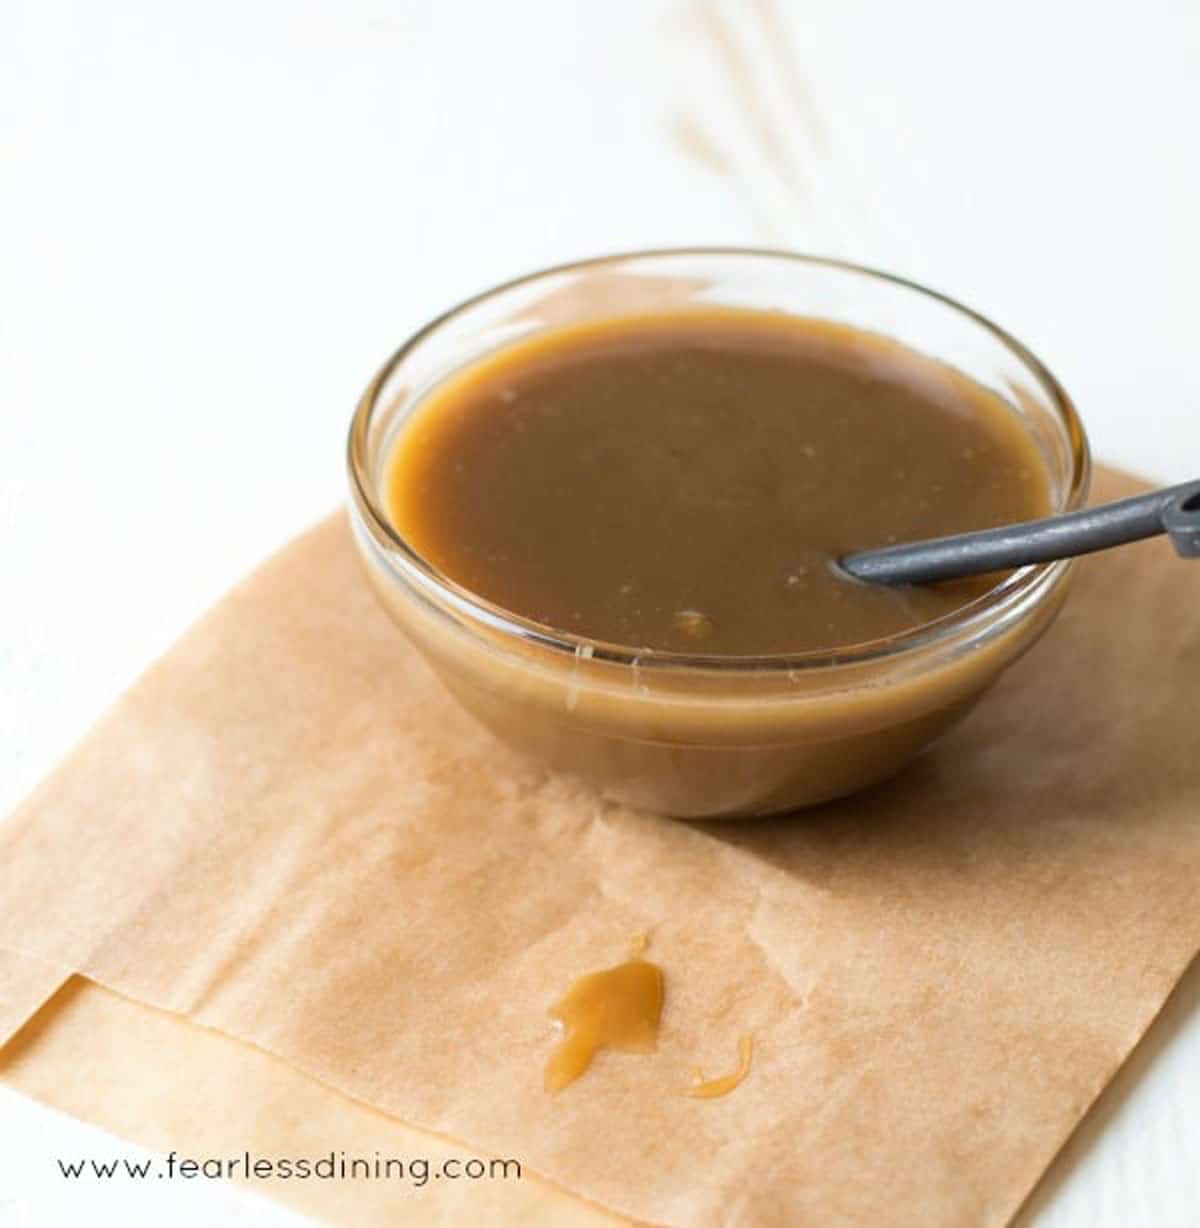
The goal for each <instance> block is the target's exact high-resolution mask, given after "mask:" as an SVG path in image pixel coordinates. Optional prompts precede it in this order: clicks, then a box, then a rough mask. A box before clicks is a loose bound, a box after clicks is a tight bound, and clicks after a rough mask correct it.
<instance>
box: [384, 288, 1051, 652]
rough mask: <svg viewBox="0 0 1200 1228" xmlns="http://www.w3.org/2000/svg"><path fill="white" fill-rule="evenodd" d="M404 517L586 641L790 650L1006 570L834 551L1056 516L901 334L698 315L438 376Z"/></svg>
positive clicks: (955, 387)
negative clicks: (898, 565) (885, 569)
mask: <svg viewBox="0 0 1200 1228" xmlns="http://www.w3.org/2000/svg"><path fill="white" fill-rule="evenodd" d="M387 505H388V512H389V515H390V517H391V519H392V521H393V522H394V524H395V525H396V527H397V528H398V529H399V531H400V532H401V533H402V534H403V535H404V536H405V538H406V539H407V540H408V542H409V543H410V544H411V546H412V547H413V548H414V549H415V550H416V551H417V552H418V553H419V554H421V555H422V556H423V557H424V558H425V559H426V560H427V561H428V562H430V563H431V564H432V565H433V566H434V567H436V568H437V569H438V570H439V571H441V572H442V573H443V574H444V575H446V576H448V577H449V578H450V579H451V580H453V581H456V582H457V583H459V584H461V585H462V586H463V587H465V588H466V589H468V590H470V591H471V592H472V593H475V594H477V595H479V596H481V597H484V598H486V599H488V600H489V601H491V602H493V603H495V604H496V605H499V606H501V607H503V608H504V609H506V610H509V611H512V612H514V613H516V614H519V615H522V616H524V617H526V618H529V619H532V620H534V621H536V622H539V623H543V624H546V625H548V626H550V627H552V628H555V629H559V630H565V631H570V632H574V633H576V634H579V635H583V636H588V637H591V638H593V639H597V640H603V641H609V642H613V643H618V644H623V645H633V646H636V647H639V648H648V649H665V650H670V651H681V652H689V653H695V652H701V653H705V654H717V655H732V656H738V655H745V654H769V653H793V652H803V651H806V650H814V649H822V648H832V647H837V646H842V645H848V644H854V643H862V642H864V641H868V640H875V639H878V638H881V637H886V636H890V635H893V634H896V633H898V632H902V631H906V630H909V629H911V628H913V627H915V626H918V625H920V624H923V623H927V622H929V621H931V620H933V619H936V618H939V617H941V616H943V615H945V614H948V613H949V612H951V611H952V610H954V609H956V608H958V607H960V606H962V605H963V604H964V603H966V602H968V601H970V600H972V599H973V598H975V597H977V596H979V595H980V593H981V592H983V591H984V590H985V589H986V588H987V587H988V586H989V584H991V583H994V582H995V580H994V578H992V579H986V578H983V579H975V580H966V581H957V582H954V583H949V584H942V585H930V586H925V587H920V588H906V587H889V586H887V585H870V584H863V583H860V582H858V581H856V580H853V579H851V578H850V577H849V576H847V575H846V574H845V573H843V572H842V571H840V569H839V568H837V567H836V565H835V563H836V560H837V559H838V558H840V557H841V555H842V554H844V553H846V552H848V551H851V550H863V549H868V548H870V547H873V546H885V545H888V544H890V543H893V542H898V541H916V540H918V539H921V538H926V537H936V536H941V535H943V534H947V533H958V532H965V531H967V530H970V529H982V528H987V527H990V526H994V525H999V524H1004V523H1009V522H1013V521H1019V520H1027V519H1031V518H1033V517H1036V516H1040V515H1044V514H1046V513H1047V512H1049V510H1050V507H1051V497H1050V483H1049V476H1048V470H1047V465H1046V462H1045V461H1044V460H1043V458H1042V456H1041V453H1040V452H1039V445H1038V444H1037V443H1036V442H1035V440H1034V439H1033V437H1032V435H1031V434H1030V432H1029V431H1028V430H1027V429H1026V428H1025V426H1024V425H1023V423H1022V420H1021V418H1020V416H1019V415H1018V414H1017V413H1016V412H1015V411H1014V410H1013V409H1011V408H1010V407H1009V406H1008V405H1006V404H1005V402H1004V401H1002V400H1001V399H1000V397H998V396H997V395H995V394H994V393H992V392H991V391H989V390H987V389H985V388H984V387H982V386H981V385H979V384H977V383H975V382H973V381H972V380H970V379H968V378H967V377H966V376H964V375H962V374H961V373H959V372H957V371H955V370H954V369H953V368H951V367H949V366H947V365H945V364H943V363H940V362H935V361H934V360H932V359H930V358H926V357H924V356H922V355H920V354H918V353H916V352H915V351H913V350H911V349H908V348H906V347H904V346H902V345H900V344H899V343H898V342H895V341H891V340H888V339H886V338H884V337H881V336H878V335H876V334H872V333H868V332H864V331H862V330H860V329H855V328H851V327H848V326H846V325H842V324H835V323H830V322H828V321H819V320H811V319H807V320H806V319H798V318H795V317H791V316H787V315H784V314H783V313H781V312H768V311H751V310H743V309H734V308H721V309H717V308H698V309H691V310H685V311H680V312H676V313H674V314H670V313H663V314H659V315H646V316H632V317H623V318H618V319H610V320H603V321H599V322H596V323H590V324H586V325H573V326H569V327H565V328H557V329H550V330H548V331H545V332H542V333H539V334H538V335H537V336H535V337H532V338H528V339H525V340H521V341H516V342H514V343H512V344H511V345H508V346H505V347H503V348H501V349H499V350H498V351H497V352H495V353H494V354H492V355H489V356H487V357H485V358H482V359H480V360H479V361H478V362H476V363H475V364H473V365H472V366H470V367H468V368H465V369H464V370H463V371H462V372H460V373H458V374H456V375H454V376H452V377H450V378H448V379H447V380H446V381H444V383H442V384H441V385H439V386H437V387H435V388H433V389H432V390H431V391H430V392H429V393H428V394H427V396H426V398H425V399H424V401H423V403H422V404H421V405H420V406H419V407H418V409H417V410H416V411H415V413H414V414H413V417H412V419H411V420H410V421H409V422H408V423H406V425H405V426H404V429H403V430H402V431H401V432H400V433H399V435H398V437H397V440H396V443H395V445H394V447H393V450H392V454H391V457H390V460H389V469H388V474H387Z"/></svg>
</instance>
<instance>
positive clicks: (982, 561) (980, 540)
mask: <svg viewBox="0 0 1200 1228" xmlns="http://www.w3.org/2000/svg"><path fill="white" fill-rule="evenodd" d="M1159 533H1166V534H1168V535H1169V536H1170V538H1171V541H1172V543H1173V544H1174V546H1175V549H1176V551H1177V552H1178V553H1179V554H1180V555H1182V556H1183V557H1184V558H1192V559H1194V558H1200V481H1197V482H1185V483H1183V485H1181V486H1167V487H1165V488H1164V489H1162V490H1154V491H1151V492H1150V493H1149V494H1146V495H1135V496H1134V497H1133V498H1132V499H1118V500H1117V501H1116V502H1115V503H1102V504H1101V505H1100V506H1099V507H1088V508H1084V509H1083V510H1082V511H1078V512H1067V513H1065V514H1064V515H1062V516H1047V517H1045V518H1044V519H1042V520H1029V521H1025V522H1024V523H1022V524H1007V525H1001V526H1000V527H999V528H996V529H984V530H982V531H981V532H978V533H958V534H955V535H954V536H953V537H934V538H930V539H929V540H928V541H920V542H911V543H909V544H907V545H900V546H886V547H884V548H883V549H881V550H858V551H855V552H854V553H853V554H847V555H845V556H844V557H843V558H842V559H841V566H842V568H843V569H844V570H845V571H848V572H849V573H850V574H851V575H852V576H855V577H857V578H858V579H859V580H869V581H871V582H872V583H878V584H929V583H931V582H932V581H934V580H957V579H961V578H962V577H963V576H977V575H980V574H981V573H982V572H987V571H1004V570H1007V569H1010V568H1014V567H1025V566H1028V565H1029V564H1030V563H1048V562H1050V561H1051V560H1053V559H1066V558H1073V557H1075V556H1076V555H1079V554H1092V553H1093V552H1094V551H1096V550H1107V549H1109V547H1111V546H1123V545H1125V544H1126V543H1127V542H1133V541H1140V540H1141V539H1142V538H1144V537H1154V536H1156V535H1157V534H1159Z"/></svg>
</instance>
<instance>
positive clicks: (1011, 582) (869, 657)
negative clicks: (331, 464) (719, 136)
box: [346, 246, 1091, 672]
mask: <svg viewBox="0 0 1200 1228" xmlns="http://www.w3.org/2000/svg"><path fill="white" fill-rule="evenodd" d="M705 257H707V258H713V259H718V260H719V259H726V258H737V259H742V258H747V257H749V258H753V259H765V260H777V261H784V262H788V263H794V264H799V265H807V266H817V267H820V268H826V269H833V270H835V271H838V272H844V273H852V274H856V275H859V276H863V277H867V278H870V279H873V280H876V281H881V282H885V283H887V284H889V285H892V286H897V287H900V288H901V289H903V290H906V291H910V292H912V293H914V294H917V295H920V296H922V297H924V298H928V299H932V300H934V301H935V302H937V303H940V304H941V305H942V306H944V307H948V308H950V309H951V311H953V312H955V313H957V314H959V315H961V316H964V317H966V318H967V319H968V320H970V321H972V322H974V323H975V324H977V325H979V326H981V327H982V328H983V329H984V330H985V331H986V332H988V333H990V334H991V335H992V336H993V337H994V338H995V339H996V340H998V341H999V342H1000V343H1001V345H1002V346H1004V348H1005V349H1007V350H1008V351H1009V352H1010V353H1011V354H1012V355H1013V356H1014V357H1016V358H1017V360H1018V361H1019V362H1020V363H1021V364H1022V365H1023V366H1024V367H1025V368H1026V369H1027V370H1028V371H1029V372H1030V373H1031V374H1032V375H1033V376H1034V378H1035V379H1036V380H1037V382H1038V383H1039V385H1040V386H1041V389H1042V391H1043V392H1044V393H1045V394H1046V395H1047V397H1048V399H1049V400H1050V402H1051V404H1052V406H1053V408H1054V410H1055V412H1056V413H1057V415H1058V417H1059V419H1060V422H1061V425H1062V427H1063V429H1064V431H1065V434H1066V437H1067V439H1068V443H1069V446H1070V450H1071V464H1072V471H1071V477H1070V483H1069V486H1068V488H1067V491H1066V497H1065V499H1064V500H1063V502H1062V506H1061V507H1059V508H1057V509H1056V513H1059V512H1069V511H1075V510H1076V509H1078V508H1080V507H1082V506H1083V505H1084V503H1085V501H1086V499H1087V496H1088V490H1089V487H1090V481H1091V452H1090V447H1089V443H1088V438H1087V433H1086V431H1085V429H1084V426H1083V422H1082V421H1081V419H1080V417H1079V414H1078V412H1077V410H1076V409H1075V406H1074V404H1073V402H1072V401H1071V398H1070V397H1069V396H1068V395H1067V393H1066V390H1065V389H1064V388H1063V387H1062V385H1061V384H1060V383H1059V381H1058V379H1057V378H1056V377H1055V376H1054V375H1053V373H1052V372H1051V371H1050V370H1049V368H1048V367H1047V366H1046V365H1045V364H1044V363H1043V362H1042V361H1041V359H1039V358H1038V357H1037V355H1036V354H1034V353H1033V351H1032V350H1030V349H1029V348H1028V347H1027V346H1026V345H1025V344H1024V343H1023V342H1021V341H1019V340H1017V338H1016V337H1014V336H1013V335H1012V334H1011V333H1010V332H1008V331H1007V330H1006V329H1004V328H1002V327H1000V325H998V324H996V323H994V322H993V321H992V320H990V319H988V317H987V316H985V315H983V314H982V313H980V312H978V311H976V310H974V308H971V307H968V306H967V305H966V304H964V303H962V302H960V301H959V300H957V299H955V298H952V297H951V296H950V295H947V294H943V293H941V292H940V291H938V290H933V289H930V288H929V287H928V286H925V285H922V284H921V283H920V282H917V281H914V280H912V279H911V278H907V277H902V276H900V275H898V274H894V273H888V272H885V271H883V270H881V269H876V268H872V267H870V266H868V265H863V264H857V263H855V262H853V261H849V260H842V259H839V258H837V257H830V256H818V255H813V254H810V253H805V252H795V251H789V250H787V249H784V248H770V247H738V246H699V247H657V248H645V249H637V250H632V251H623V252H614V253H609V254H605V255H600V256H591V257H586V258H584V259H581V260H570V261H566V262H563V263H560V264H555V265H550V266H548V267H546V268H540V269H537V270H535V271H533V272H531V273H526V274H523V275H522V276H520V277H514V278H511V279H510V280H508V281H504V282H501V283H499V284H498V285H495V286H492V287H490V288H488V289H486V290H482V291H480V292H479V293H477V294H473V295H471V296H470V297H469V298H465V299H463V300H461V301H460V302H458V303H456V304H455V305H454V306H452V307H449V308H448V309H447V310H445V311H443V312H441V313H440V314H439V315H437V316H435V317H434V318H433V319H432V320H430V321H429V322H428V323H427V324H425V325H424V326H422V327H421V328H419V329H418V330H417V331H416V332H415V333H413V334H412V335H411V336H410V337H409V338H408V339H407V340H406V341H405V342H404V343H403V344H402V345H401V346H400V347H399V348H398V349H397V350H396V351H395V352H394V353H393V354H392V355H391V357H390V358H389V359H388V360H387V361H386V362H385V363H384V364H383V366H382V367H381V368H380V369H379V371H378V372H377V373H376V375H375V376H374V378H373V379H372V380H371V382H370V383H369V384H368V385H367V388H366V390H365V391H364V392H363V394H362V396H361V397H360V399H359V402H358V405H357V407H356V408H355V411H354V415H353V417H352V419H351V422H350V430H349V436H348V439H347V445H346V460H347V469H348V471H349V478H350V487H351V495H352V499H353V503H354V506H355V507H356V508H357V509H358V511H359V513H360V515H361V516H362V518H363V521H364V522H365V524H364V527H365V528H366V529H367V531H368V532H369V534H370V537H371V538H372V539H373V543H374V545H375V547H376V550H377V552H378V553H379V554H380V556H381V561H382V562H385V563H386V564H387V565H388V569H389V570H391V571H393V572H398V573H399V577H398V578H400V579H401V580H404V581H407V582H409V583H410V584H413V585H415V586H416V587H417V588H418V589H420V590H421V591H422V592H423V593H424V594H425V596H426V597H427V598H431V599H432V600H433V601H434V603H435V604H436V605H439V606H442V607H444V608H448V609H449V610H451V611H453V612H454V613H455V614H457V615H458V616H459V617H462V618H466V619H469V620H472V621H475V622H481V623H483V624H484V625H485V626H487V627H489V628H490V629H491V630H493V631H496V632H499V633H501V634H502V635H507V636H513V637H516V638H517V639H519V640H520V641H523V642H525V643H527V644H536V645H538V646H541V647H544V648H549V649H551V650H553V651H556V652H561V653H565V654H568V655H570V656H572V657H575V658H576V659H578V658H587V659H591V660H595V661H604V662H610V663H615V664H624V665H628V666H633V667H637V668H642V669H645V668H656V667H664V668H671V669H702V670H720V671H746V672H762V671H771V672H774V671H787V672H792V671H797V670H812V669H822V668H829V667H831V666H846V665H855V664H862V663H867V662H872V661H879V660H881V659H885V658H889V657H899V656H902V655H905V654H908V653H911V652H915V651H918V650H922V649H928V648H931V647H936V646H938V645H939V644H943V643H957V642H960V641H961V640H962V639H964V638H967V639H969V638H970V637H971V635H972V634H973V633H974V632H976V631H979V632H985V631H987V630H988V629H989V628H991V627H992V626H993V625H994V624H996V623H997V622H998V621H1005V620H1003V615H1005V614H1007V613H1015V614H1017V615H1019V614H1020V613H1022V612H1028V609H1029V608H1031V603H1032V604H1037V603H1038V602H1039V600H1040V599H1041V598H1044V597H1045V596H1047V595H1048V594H1049V593H1050V592H1051V591H1053V590H1054V589H1056V588H1057V587H1058V583H1059V582H1060V581H1061V580H1063V579H1065V577H1066V575H1067V573H1068V571H1069V570H1070V568H1071V567H1072V566H1073V564H1074V560H1073V559H1059V560H1057V561H1054V562H1050V563H1040V564H1035V565H1031V566H1027V567H1022V568H1018V569H1017V570H1016V571H1014V572H1012V573H1010V574H1009V575H1008V576H1007V577H1006V578H1005V579H1004V580H1002V581H1001V582H1000V583H999V584H997V585H995V586H993V587H992V588H990V589H988V590H987V591H986V592H984V593H982V594H980V595H979V596H978V597H976V598H974V599H973V600H971V601H969V602H967V603H966V604H964V605H962V606H960V607H958V608H957V609H955V610H951V611H950V612H949V613H947V614H944V615H942V616H941V617H939V618H936V619H933V620H931V621H930V622H927V623H921V624H919V625H918V626H916V627H913V628H910V629H908V630H906V631H901V632H897V633H896V634H895V635H890V636H886V637H883V638H879V639H873V640H864V641H860V642H858V643H854V644H847V645H842V646H840V647H837V648H828V649H826V648H817V649H810V650H807V651H804V652H798V653H763V654H745V655H737V654H727V653H722V654H715V653H686V652H678V651H672V650H668V649H656V648H649V647H636V646H634V645H629V644H620V643H614V642H610V641H605V640H598V639H594V638H592V637H590V636H585V635H578V634H575V633H573V632H570V631H566V630H563V629H560V628H557V627H552V626H549V625H547V624H545V623H540V622H537V621H535V620H533V619H529V618H525V617H524V616H522V615H520V614H516V613H514V612H513V611H511V610H507V609H505V608H504V607H503V606H500V605H497V604H495V603H494V602H491V601H488V600H487V599H486V598H484V597H481V596H479V595H478V594H476V593H473V592H471V590H470V589H467V588H465V587H464V586H462V585H460V584H458V583H457V582H456V581H454V580H452V579H451V578H450V577H449V576H447V575H445V574H443V573H442V572H441V571H439V570H438V569H437V568H435V567H434V566H433V565H432V564H431V563H429V562H428V561H427V560H426V559H425V558H423V557H422V556H421V555H420V554H419V553H418V552H417V551H416V550H415V549H413V547H412V546H411V545H409V543H408V542H407V541H406V540H405V539H404V537H403V536H402V535H401V534H400V533H399V532H398V531H397V530H396V529H395V527H394V526H393V525H392V524H391V521H390V520H389V518H388V516H387V514H386V512H385V510H384V509H383V507H382V506H381V501H380V500H379V499H378V498H377V497H376V495H375V492H374V490H373V489H372V486H373V484H372V482H371V480H370V477H369V475H368V471H367V452H368V448H367V441H368V433H369V430H370V426H371V422H372V417H373V415H374V412H375V410H376V409H377V408H378V407H379V404H380V393H381V392H382V390H383V388H384V387H385V385H386V384H387V382H388V380H389V378H390V377H391V375H392V373H393V372H394V371H395V370H396V368H397V367H398V366H399V365H400V364H401V363H402V362H404V360H405V359H406V358H407V357H408V356H409V355H410V354H411V353H413V351H414V350H416V349H417V348H418V347H419V346H420V345H421V344H422V343H423V342H424V341H425V340H426V339H427V338H429V337H430V336H431V335H432V334H434V333H436V332H437V331H438V330H439V329H440V328H442V327H443V326H444V325H446V324H448V323H450V322H451V321H452V320H454V319H456V318H458V317H459V316H461V315H464V314H465V313H467V312H468V311H470V310H471V309H472V308H474V307H477V306H479V305H481V304H483V303H486V302H487V301H489V300H491V299H493V298H497V297H500V296H501V295H504V294H506V293H508V292H510V291H513V290H517V289H521V288H523V287H526V286H529V285H532V284H535V283H537V282H538V281H542V280H549V279H551V278H553V277H556V276H561V275H563V274H566V273H571V272H576V271H589V270H596V269H601V268H603V267H605V266H608V265H620V264H627V263H630V262H636V261H642V260H670V259H672V258H681V259H696V258H705Z"/></svg>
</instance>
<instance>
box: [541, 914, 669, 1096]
mask: <svg viewBox="0 0 1200 1228" xmlns="http://www.w3.org/2000/svg"><path fill="white" fill-rule="evenodd" d="M645 946H646V939H645V937H644V936H639V937H638V938H637V939H636V940H635V942H634V951H633V955H632V957H631V958H630V959H628V960H627V961H626V962H625V963H623V964H617V965H616V966H615V967H613V968H605V969H603V970H602V971H600V972H591V973H589V974H588V975H587V976H583V977H580V978H579V980H577V981H576V982H575V984H574V985H572V986H571V988H570V989H568V990H567V992H566V993H565V994H564V995H563V997H562V998H561V999H560V1000H559V1001H558V1002H557V1003H556V1004H555V1005H554V1006H552V1007H551V1008H550V1017H551V1018H552V1019H554V1020H556V1021H557V1022H558V1023H559V1024H560V1025H561V1026H562V1029H563V1038H562V1040H561V1041H560V1042H559V1045H558V1047H557V1048H556V1049H555V1050H554V1052H553V1053H552V1054H551V1055H550V1060H549V1062H547V1064H546V1090H547V1091H551V1092H557V1091H561V1090H562V1089H563V1088H564V1087H566V1086H567V1085H568V1084H570V1083H574V1082H575V1080H576V1079H578V1078H579V1076H580V1075H581V1074H583V1073H584V1071H586V1070H587V1068H588V1067H589V1066H590V1065H591V1064H592V1059H593V1058H594V1057H595V1056H596V1054H597V1053H598V1052H599V1051H600V1050H601V1049H616V1050H619V1051H621V1052H625V1053H651V1052H653V1051H654V1048H655V1046H656V1044H657V1042H658V1023H659V1019H660V1018H661V1016H662V1005H663V974H662V969H661V968H660V967H658V965H657V964H652V963H650V962H649V961H648V960H645V959H642V958H641V953H642V951H643V950H644V949H645Z"/></svg>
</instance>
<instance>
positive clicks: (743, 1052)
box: [688, 1036, 754, 1100]
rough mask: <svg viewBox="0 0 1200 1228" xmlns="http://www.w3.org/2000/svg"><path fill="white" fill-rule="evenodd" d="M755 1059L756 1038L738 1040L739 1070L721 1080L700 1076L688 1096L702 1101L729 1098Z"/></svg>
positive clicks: (748, 1071)
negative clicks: (720, 1097)
mask: <svg viewBox="0 0 1200 1228" xmlns="http://www.w3.org/2000/svg"><path fill="white" fill-rule="evenodd" d="M753 1057H754V1037H752V1036H743V1037H741V1038H740V1039H739V1040H738V1064H737V1069H736V1070H735V1071H733V1073H732V1074H727V1075H722V1076H721V1077H720V1078H719V1079H706V1078H705V1077H704V1076H703V1074H701V1075H699V1076H698V1077H697V1080H696V1083H695V1086H693V1087H692V1088H691V1089H690V1090H689V1092H688V1095H689V1096H698V1097H699V1098H700V1099H701V1100H715V1099H716V1098H717V1097H718V1096H728V1095H729V1093H730V1092H731V1091H733V1089H734V1088H735V1087H737V1085H738V1084H739V1083H740V1082H741V1081H742V1080H743V1079H744V1078H745V1077H746V1076H747V1075H748V1074H749V1073H750V1062H751V1059H752V1058H753Z"/></svg>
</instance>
